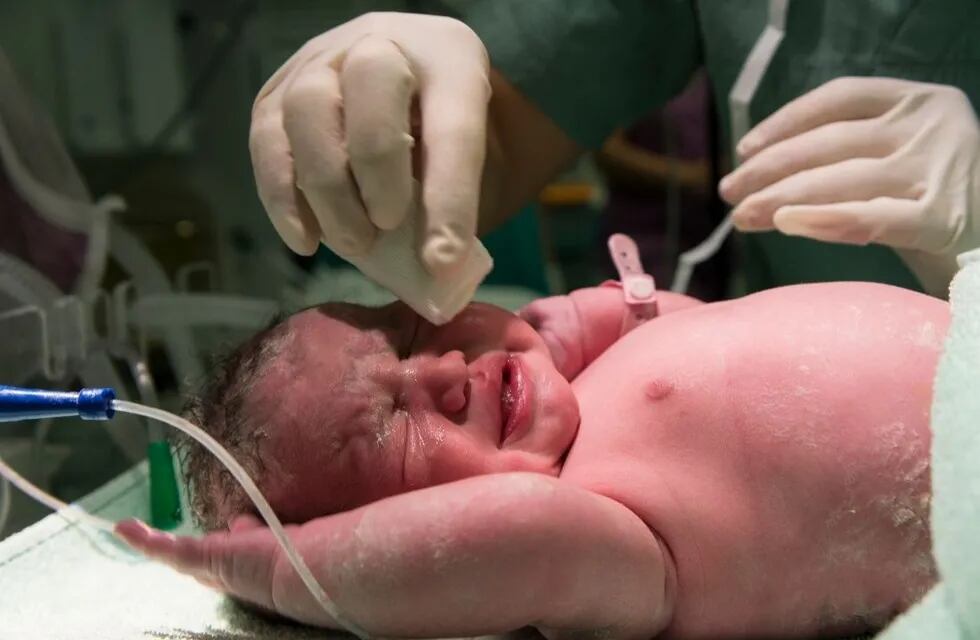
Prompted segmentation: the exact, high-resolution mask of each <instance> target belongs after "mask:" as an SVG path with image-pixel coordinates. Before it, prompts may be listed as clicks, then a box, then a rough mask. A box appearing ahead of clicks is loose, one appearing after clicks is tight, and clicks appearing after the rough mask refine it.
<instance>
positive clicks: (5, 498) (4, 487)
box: [0, 460, 13, 538]
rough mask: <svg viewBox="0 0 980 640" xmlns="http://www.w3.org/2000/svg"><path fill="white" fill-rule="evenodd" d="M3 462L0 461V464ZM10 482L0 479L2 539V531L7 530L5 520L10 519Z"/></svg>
mask: <svg viewBox="0 0 980 640" xmlns="http://www.w3.org/2000/svg"><path fill="white" fill-rule="evenodd" d="M2 462H3V461H2V460H0V463H2ZM12 499H13V496H11V495H10V480H7V479H6V478H0V538H2V537H3V530H4V529H6V528H7V520H8V519H9V518H10V507H11V505H10V501H11V500H12Z"/></svg>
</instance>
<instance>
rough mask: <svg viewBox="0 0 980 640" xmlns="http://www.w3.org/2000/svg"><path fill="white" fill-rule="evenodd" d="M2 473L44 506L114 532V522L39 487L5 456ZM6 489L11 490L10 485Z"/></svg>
mask: <svg viewBox="0 0 980 640" xmlns="http://www.w3.org/2000/svg"><path fill="white" fill-rule="evenodd" d="M0 475H3V477H4V478H6V479H7V480H8V481H9V482H10V483H11V484H13V485H14V486H15V487H17V488H18V489H20V490H21V491H23V492H24V493H26V494H27V495H28V496H30V497H31V498H34V499H35V500H37V501H38V502H40V503H41V504H43V505H44V506H46V507H48V508H49V509H51V510H52V511H55V512H57V513H58V514H59V515H61V516H67V515H68V514H71V516H72V517H70V518H68V520H72V518H77V519H78V520H79V521H81V522H84V523H86V524H88V525H91V526H93V527H95V528H96V529H101V530H102V531H107V532H109V533H112V530H113V524H112V523H111V522H109V521H108V520H105V519H104V518H99V517H98V516H93V515H92V514H90V513H87V512H86V511H85V510H83V509H82V508H81V507H78V506H76V505H73V504H67V503H65V502H62V501H61V500H58V499H57V498H55V497H54V496H52V495H50V494H48V493H45V492H44V490H42V489H40V488H38V487H37V486H35V485H34V484H33V483H31V481H30V480H28V479H27V478H25V477H24V476H22V475H20V474H19V473H17V472H16V471H15V470H14V469H13V468H12V467H11V466H10V465H8V464H7V463H6V462H5V461H4V460H3V458H0ZM6 491H8V492H9V491H10V488H9V487H8V488H7V489H6Z"/></svg>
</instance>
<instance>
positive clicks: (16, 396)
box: [0, 385, 367, 638]
mask: <svg viewBox="0 0 980 640" xmlns="http://www.w3.org/2000/svg"><path fill="white" fill-rule="evenodd" d="M116 412H120V413H130V414H134V415H139V416H143V417H144V418H150V419H153V420H157V421H160V422H164V423H167V424H169V425H170V426H172V427H174V428H175V429H178V430H179V431H182V432H184V433H185V434H187V435H188V436H190V437H192V438H194V439H195V440H197V441H198V442H199V443H201V445H203V446H204V447H205V448H206V449H207V450H208V451H210V452H211V453H212V454H213V455H214V456H215V457H217V458H218V460H220V461H221V463H222V464H223V465H224V466H225V467H226V468H227V469H228V471H229V472H230V473H231V475H232V477H234V478H235V480H236V481H238V483H239V484H240V485H241V486H242V488H243V489H244V490H245V493H247V494H248V496H249V498H250V499H251V500H252V502H253V503H254V504H255V508H256V509H257V510H258V511H259V514H260V515H261V516H262V518H263V519H264V520H265V522H266V524H268V525H269V529H270V530H271V531H272V534H273V535H274V536H275V538H276V540H277V541H278V542H279V545H280V546H281V547H282V550H283V552H284V553H285V555H286V558H287V559H288V560H289V562H290V564H291V565H292V566H293V568H294V569H295V570H296V573H297V575H299V577H300V579H301V580H302V581H303V584H304V585H305V586H306V588H307V589H309V591H310V594H312V596H313V597H314V599H316V601H317V602H318V603H319V604H320V606H321V607H322V608H323V610H324V611H325V612H326V613H327V614H328V615H329V616H330V617H331V618H332V619H333V620H334V621H336V622H337V624H339V625H340V626H341V627H343V628H344V629H346V630H347V631H349V632H351V633H353V634H354V635H356V636H358V637H360V638H366V637H367V634H366V633H365V632H364V631H363V630H362V629H360V628H359V627H358V626H357V625H355V624H354V623H353V622H351V621H350V620H348V619H347V618H346V617H345V616H343V615H342V614H341V612H340V610H339V609H338V608H337V606H336V605H335V604H334V603H333V601H331V600H330V598H329V597H328V596H327V594H326V592H325V591H324V590H323V588H322V587H321V586H320V584H319V583H318V582H317V581H316V578H314V577H313V574H312V573H311V572H310V569H309V567H308V566H307V565H306V563H305V562H304V561H303V558H302V557H301V556H300V555H299V552H298V551H297V550H296V548H295V547H294V546H293V544H292V542H290V540H289V538H288V537H286V532H285V531H284V530H283V527H282V523H281V522H280V521H279V518H278V517H277V516H276V514H275V512H274V511H273V510H272V507H271V506H269V503H268V501H267V500H266V499H265V497H264V496H263V495H262V493H261V492H260V491H259V488H258V487H257V486H256V485H255V483H254V482H253V481H252V479H251V478H250V477H249V476H248V474H247V473H246V472H245V470H244V469H243V468H242V466H241V465H240V464H238V462H237V461H235V459H234V458H233V457H232V455H231V454H230V453H228V451H227V450H226V449H225V448H224V447H222V446H221V444H219V443H218V442H217V441H216V440H215V439H214V438H212V437H211V436H210V435H208V434H207V433H206V432H205V431H203V430H202V429H200V428H199V427H197V426H196V425H194V424H192V423H190V422H188V421H187V420H185V419H183V418H181V417H180V416H176V415H174V414H172V413H170V412H168V411H163V410H161V409H155V408H153V407H147V406H144V405H141V404H138V403H136V402H129V401H126V400H117V399H116V394H115V391H113V390H112V389H111V388H97V389H82V390H80V391H46V390H42V389H24V388H20V387H10V386H4V385H0V422H15V421H19V420H37V419H42V418H64V417H75V418H81V419H82V420H109V419H111V418H112V416H113V415H114V414H115V413H116ZM151 453H152V451H151ZM167 455H168V460H169V453H168V454H167ZM151 458H152V455H151ZM151 462H152V459H151ZM170 469H171V474H172V473H173V465H172V464H171V465H170ZM0 474H2V475H3V476H5V477H6V478H7V479H8V480H10V482H11V484H13V485H14V486H16V487H17V488H19V489H21V490H22V491H24V492H25V493H26V494H28V495H29V496H31V497H32V498H34V499H36V500H38V501H39V502H41V503H42V504H44V505H46V506H48V507H50V508H52V509H54V510H56V511H59V512H61V513H65V514H68V513H71V514H73V515H75V516H77V517H78V518H79V519H80V520H82V521H84V522H86V523H87V524H90V525H92V526H94V527H96V528H98V529H102V530H104V531H107V532H110V533H111V532H112V531H113V528H114V526H113V524H112V523H110V522H108V521H106V520H104V519H102V518H99V517H96V516H93V515H91V514H89V513H86V512H85V511H83V510H82V509H81V508H79V507H77V506H75V505H67V504H65V503H64V502H62V501H60V500H58V499H57V498H55V497H53V496H50V495H48V494H47V493H45V492H44V491H42V490H40V489H38V488H37V487H35V486H34V485H33V484H31V483H30V482H28V481H27V480H26V479H25V478H23V477H22V476H20V475H19V474H18V473H16V472H15V471H14V470H13V469H11V468H10V467H9V466H7V465H6V463H3V462H2V461H0ZM178 504H179V502H178Z"/></svg>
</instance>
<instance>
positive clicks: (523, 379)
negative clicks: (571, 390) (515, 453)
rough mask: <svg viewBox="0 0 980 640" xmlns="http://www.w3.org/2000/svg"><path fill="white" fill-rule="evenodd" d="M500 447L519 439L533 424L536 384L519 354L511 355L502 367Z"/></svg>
mask: <svg viewBox="0 0 980 640" xmlns="http://www.w3.org/2000/svg"><path fill="white" fill-rule="evenodd" d="M500 379H501V385H500V423H501V426H500V446H504V444H506V443H507V442H508V441H510V440H512V439H514V438H519V437H521V436H522V435H524V433H525V432H526V431H527V429H528V427H529V425H530V422H531V409H532V407H531V402H532V400H533V397H534V383H533V382H532V380H531V377H530V375H529V372H528V371H527V368H526V366H525V364H524V362H523V360H522V359H521V357H520V356H519V355H517V354H509V356H508V357H507V359H506V360H505V361H504V363H503V366H502V367H501V376H500Z"/></svg>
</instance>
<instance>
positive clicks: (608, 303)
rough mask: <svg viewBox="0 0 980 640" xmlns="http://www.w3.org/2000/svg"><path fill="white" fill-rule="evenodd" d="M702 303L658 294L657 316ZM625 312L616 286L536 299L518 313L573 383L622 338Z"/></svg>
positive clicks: (624, 304)
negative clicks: (533, 329) (532, 328)
mask: <svg viewBox="0 0 980 640" xmlns="http://www.w3.org/2000/svg"><path fill="white" fill-rule="evenodd" d="M701 304H702V302H701V301H700V300H697V299H695V298H691V297H689V296H685V295H682V294H679V293H671V292H670V291H658V292H657V308H658V312H659V314H660V315H662V316H663V315H666V314H668V313H675V312H677V311H682V310H684V309H688V308H691V307H695V306H699V305H701ZM626 313H627V309H626V302H625V300H624V299H623V292H622V290H621V289H619V288H615V287H590V288H587V289H578V290H576V291H573V292H571V293H570V294H568V295H567V296H553V297H551V298H542V299H541V300H535V301H534V302H532V303H531V304H529V305H527V306H526V307H524V308H523V309H521V310H520V311H519V312H518V315H519V316H520V317H521V318H523V319H524V320H525V321H526V322H527V323H528V324H530V325H531V326H532V327H534V328H535V330H537V332H538V333H539V334H541V337H542V339H544V342H545V344H546V345H548V349H549V350H550V351H551V357H552V358H553V359H554V361H555V367H556V368H557V369H558V372H559V373H561V374H562V375H563V376H565V379H567V380H572V379H573V378H574V377H575V376H577V375H578V374H579V373H580V372H581V371H582V369H584V368H585V367H587V366H588V365H589V363H591V362H592V361H593V360H595V359H596V358H598V357H599V356H600V355H602V353H603V352H604V351H605V350H606V349H608V348H609V347H610V346H611V345H612V344H613V343H615V342H616V341H617V340H619V338H620V337H621V330H622V326H623V318H624V316H625V315H626Z"/></svg>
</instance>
